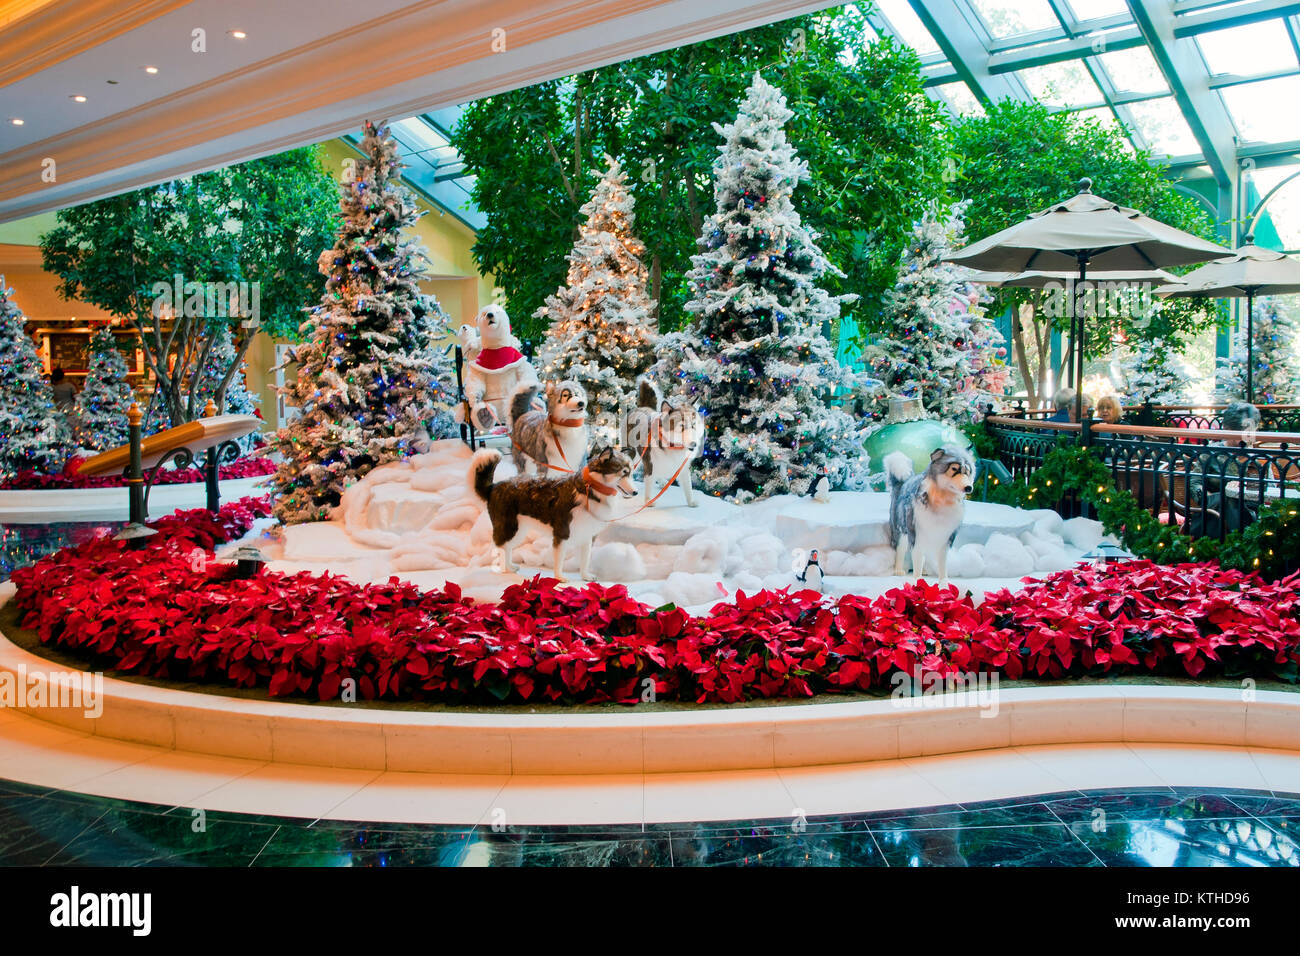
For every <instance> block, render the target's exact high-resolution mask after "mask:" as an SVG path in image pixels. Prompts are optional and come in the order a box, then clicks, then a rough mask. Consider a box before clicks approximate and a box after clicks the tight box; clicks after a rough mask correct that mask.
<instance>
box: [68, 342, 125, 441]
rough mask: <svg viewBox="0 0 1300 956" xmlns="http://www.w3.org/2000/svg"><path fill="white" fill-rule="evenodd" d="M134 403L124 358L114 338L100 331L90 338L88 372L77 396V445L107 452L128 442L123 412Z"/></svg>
mask: <svg viewBox="0 0 1300 956" xmlns="http://www.w3.org/2000/svg"><path fill="white" fill-rule="evenodd" d="M134 401H135V392H134V391H133V390H132V388H131V385H130V383H128V382H127V367H126V359H124V358H123V357H122V353H121V352H120V351H118V348H117V337H116V336H115V335H113V333H112V331H111V330H110V329H108V328H101V329H99V330H97V331H96V332H95V334H94V335H92V336H91V337H90V369H89V370H88V371H87V373H86V384H85V385H84V386H83V387H82V389H81V392H80V393H79V394H78V395H77V411H76V417H75V432H76V442H77V444H78V445H79V446H80V447H82V448H89V449H92V450H94V451H106V450H108V449H109V448H117V447H119V446H121V445H125V444H126V442H127V437H128V435H127V423H126V413H127V410H128V409H129V408H130V407H131V403H132V402H134Z"/></svg>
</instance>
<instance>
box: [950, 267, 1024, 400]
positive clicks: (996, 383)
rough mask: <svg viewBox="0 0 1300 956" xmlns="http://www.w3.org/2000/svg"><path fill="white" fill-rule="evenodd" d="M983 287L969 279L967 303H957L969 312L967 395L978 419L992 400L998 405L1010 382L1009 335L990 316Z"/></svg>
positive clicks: (967, 315) (965, 289)
mask: <svg viewBox="0 0 1300 956" xmlns="http://www.w3.org/2000/svg"><path fill="white" fill-rule="evenodd" d="M982 288H983V287H982V286H978V285H976V284H974V283H973V282H969V283H966V285H965V287H964V291H965V293H966V299H965V300H964V303H961V304H957V305H955V306H954V308H957V309H964V311H965V313H966V321H967V326H968V333H967V336H966V352H967V356H966V362H967V364H968V365H969V366H970V372H971V394H970V395H969V396H968V398H969V399H970V406H971V416H972V418H973V419H978V418H979V417H980V416H981V415H982V414H983V410H984V408H985V407H986V406H987V405H988V404H989V403H990V402H992V403H993V405H994V407H995V408H996V407H997V406H998V403H999V402H1000V401H1001V399H1002V396H1003V394H1004V393H1005V392H1006V389H1007V386H1008V385H1010V384H1011V365H1010V364H1009V363H1008V362H1007V347H1006V339H1005V338H1003V336H1002V333H1001V332H999V331H998V327H997V325H996V324H995V323H994V322H993V320H992V319H990V318H989V317H988V310H987V309H986V308H985V307H984V305H983V304H982V302H981V298H982V297H986V296H984V295H983V293H982Z"/></svg>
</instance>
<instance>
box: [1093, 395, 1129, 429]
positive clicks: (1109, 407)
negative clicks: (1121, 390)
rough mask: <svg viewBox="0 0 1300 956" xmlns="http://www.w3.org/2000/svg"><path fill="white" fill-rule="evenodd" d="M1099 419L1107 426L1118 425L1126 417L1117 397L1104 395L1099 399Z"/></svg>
mask: <svg viewBox="0 0 1300 956" xmlns="http://www.w3.org/2000/svg"><path fill="white" fill-rule="evenodd" d="M1097 417H1098V418H1100V419H1101V420H1102V421H1103V422H1105V423H1106V424H1107V425H1118V424H1119V422H1120V419H1121V418H1123V417H1124V409H1123V408H1122V407H1121V406H1120V404H1119V397H1118V396H1116V395H1103V396H1102V397H1101V398H1099V399H1097Z"/></svg>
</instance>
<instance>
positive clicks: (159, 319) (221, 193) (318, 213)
mask: <svg viewBox="0 0 1300 956" xmlns="http://www.w3.org/2000/svg"><path fill="white" fill-rule="evenodd" d="M335 196H336V190H335V186H334V183H333V181H332V180H331V179H330V177H329V175H328V174H327V173H326V172H325V170H324V169H323V168H322V166H321V164H320V160H319V156H318V153H317V150H316V149H314V148H310V149H297V150H291V151H289V152H287V153H281V154H279V155H276V156H268V157H265V158H263V159H257V160H253V161H251V162H247V163H243V164H241V165H238V166H232V167H229V168H227V169H218V170H214V171H213V172H208V173H201V174H199V175H197V176H193V177H190V178H188V179H181V180H176V181H174V182H168V183H161V184H159V185H157V186H150V187H148V188H145V189H140V190H136V191H135V192H131V193H125V194H123V195H120V196H113V197H110V198H108V199H101V200H99V201H97V202H93V203H87V204H86V205H84V206H75V207H73V208H71V209H62V210H60V211H59V213H58V224H57V225H56V226H55V228H54V229H52V230H50V231H49V232H48V233H45V234H44V235H43V236H41V253H42V256H43V259H44V266H45V269H46V270H47V271H49V272H52V273H54V274H55V275H57V276H58V277H59V293H60V294H61V295H63V296H64V297H65V298H69V299H72V298H76V299H81V300H82V301H85V302H90V303H92V304H94V305H97V306H99V307H100V308H102V309H104V310H106V311H107V312H109V313H111V314H113V315H117V316H121V317H122V318H124V319H126V320H127V321H128V322H130V323H131V324H132V327H133V328H134V329H135V330H136V332H137V333H138V335H139V337H140V345H141V349H142V351H143V352H144V356H145V363H146V366H147V367H148V369H149V371H150V372H151V373H152V375H153V377H154V378H155V379H156V381H157V390H156V397H155V401H156V402H158V403H160V405H161V408H160V412H161V417H162V418H163V419H165V420H166V421H168V422H170V423H171V424H172V425H179V424H182V423H183V422H186V421H189V420H191V419H193V418H195V417H197V416H198V415H199V414H200V413H201V412H202V410H203V406H202V405H201V404H196V403H197V398H198V395H199V390H198V389H197V388H196V387H195V385H196V384H197V382H198V380H199V378H200V377H202V376H203V375H204V374H205V373H204V369H205V367H206V366H207V363H208V357H209V353H210V351H211V349H212V348H213V346H214V344H215V340H214V337H213V336H210V335H207V334H206V332H207V329H208V327H209V324H210V323H211V322H212V321H213V320H214V319H221V320H222V321H226V322H228V323H230V325H231V328H232V331H234V332H235V333H236V334H237V340H236V348H235V355H234V358H233V360H232V361H231V363H230V364H229V366H228V367H227V369H226V370H225V374H224V375H223V376H222V377H221V380H219V381H217V382H216V384H215V387H214V389H213V393H214V395H215V397H216V398H217V399H218V401H219V400H220V397H221V395H222V394H223V393H224V391H225V389H226V388H227V387H228V386H229V383H230V382H231V381H232V380H233V378H234V376H235V375H236V374H237V372H238V369H239V368H240V366H241V365H242V362H243V358H244V354H245V352H247V350H248V346H249V344H250V343H251V341H252V337H253V334H254V333H255V332H256V330H257V328H258V327H259V324H260V327H261V328H264V329H266V330H267V331H268V332H270V333H271V334H273V335H279V336H296V332H297V329H298V326H299V324H300V323H301V320H302V317H301V310H302V306H303V304H304V303H307V302H310V301H312V300H314V299H317V298H319V296H320V293H321V288H322V285H323V279H322V277H321V275H320V274H319V272H317V271H316V268H315V262H316V257H317V254H318V251H319V249H320V248H321V247H322V246H324V245H326V244H328V243H329V241H330V238H331V237H332V236H333V232H334V216H335V212H336V208H337V207H336V204H335ZM240 282H244V283H249V284H250V286H249V287H251V288H253V289H255V290H256V292H257V294H256V302H257V304H258V310H257V311H258V316H257V318H256V320H253V319H252V318H250V317H246V316H238V317H231V316H229V314H228V313H229V308H228V303H224V304H223V303H221V302H218V301H216V300H217V299H219V298H220V297H219V296H216V295H200V296H199V298H198V299H197V300H195V299H193V298H192V297H191V296H190V294H189V292H188V291H185V289H186V284H188V283H198V284H199V286H202V287H206V289H209V290H214V291H216V292H218V293H219V292H221V291H222V290H224V289H228V288H229V287H230V285H229V284H232V283H240ZM253 283H256V286H252V285H251V284H253ZM160 284H171V285H173V286H177V285H179V286H180V287H181V288H180V290H179V291H178V292H177V294H176V296H174V297H172V298H173V299H179V298H183V299H185V305H184V307H183V308H181V309H175V308H169V307H168V306H167V303H162V302H160V295H159V293H158V291H157V288H158V286H159V285H160ZM246 288H247V287H246ZM247 298H248V299H249V300H251V299H252V297H251V296H249V297H247ZM191 303H194V304H195V308H190V307H189V306H190V304H191ZM213 305H216V306H218V307H217V308H216V310H215V312H214V314H209V312H213V309H212V306H213ZM191 311H193V312H195V313H196V314H193V315H191V314H190V312H191ZM172 356H175V359H174V360H172V358H171V357H172Z"/></svg>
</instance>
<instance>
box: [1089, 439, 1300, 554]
mask: <svg viewBox="0 0 1300 956" xmlns="http://www.w3.org/2000/svg"><path fill="white" fill-rule="evenodd" d="M1234 434H1235V433H1234ZM1201 441H1203V440H1191V441H1189V440H1186V439H1184V440H1171V439H1169V438H1165V437H1159V438H1147V437H1143V436H1132V435H1126V434H1105V433H1103V434H1097V435H1094V436H1093V441H1092V445H1093V447H1094V448H1096V449H1097V452H1098V454H1100V455H1101V457H1102V460H1103V461H1104V462H1105V463H1106V465H1107V466H1108V467H1109V468H1110V473H1111V476H1112V477H1113V478H1114V481H1115V487H1117V488H1121V489H1124V490H1127V491H1129V492H1131V493H1132V494H1133V496H1134V497H1135V498H1137V500H1138V503H1139V504H1140V505H1141V506H1142V507H1143V508H1144V509H1145V510H1147V511H1149V512H1151V514H1152V516H1153V520H1157V521H1162V522H1165V523H1167V524H1176V525H1177V526H1178V527H1179V529H1180V530H1181V531H1182V532H1183V533H1184V534H1187V535H1189V536H1191V537H1193V538H1199V537H1206V536H1208V537H1214V538H1218V539H1220V540H1221V539H1222V538H1223V537H1224V536H1225V535H1226V534H1228V533H1229V532H1231V531H1237V530H1240V529H1241V528H1244V527H1246V526H1247V525H1250V524H1252V523H1253V522H1254V521H1255V520H1256V519H1257V518H1258V516H1259V512H1260V510H1261V509H1262V508H1264V507H1265V506H1266V505H1268V504H1270V503H1272V502H1274V501H1278V500H1283V499H1285V500H1297V501H1300V446H1297V445H1295V444H1292V443H1287V442H1284V443H1281V444H1279V445H1276V446H1271V445H1264V446H1261V445H1247V444H1246V443H1245V442H1244V441H1240V440H1239V441H1236V442H1232V443H1226V442H1225V443H1217V442H1209V441H1205V442H1204V443H1201Z"/></svg>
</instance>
